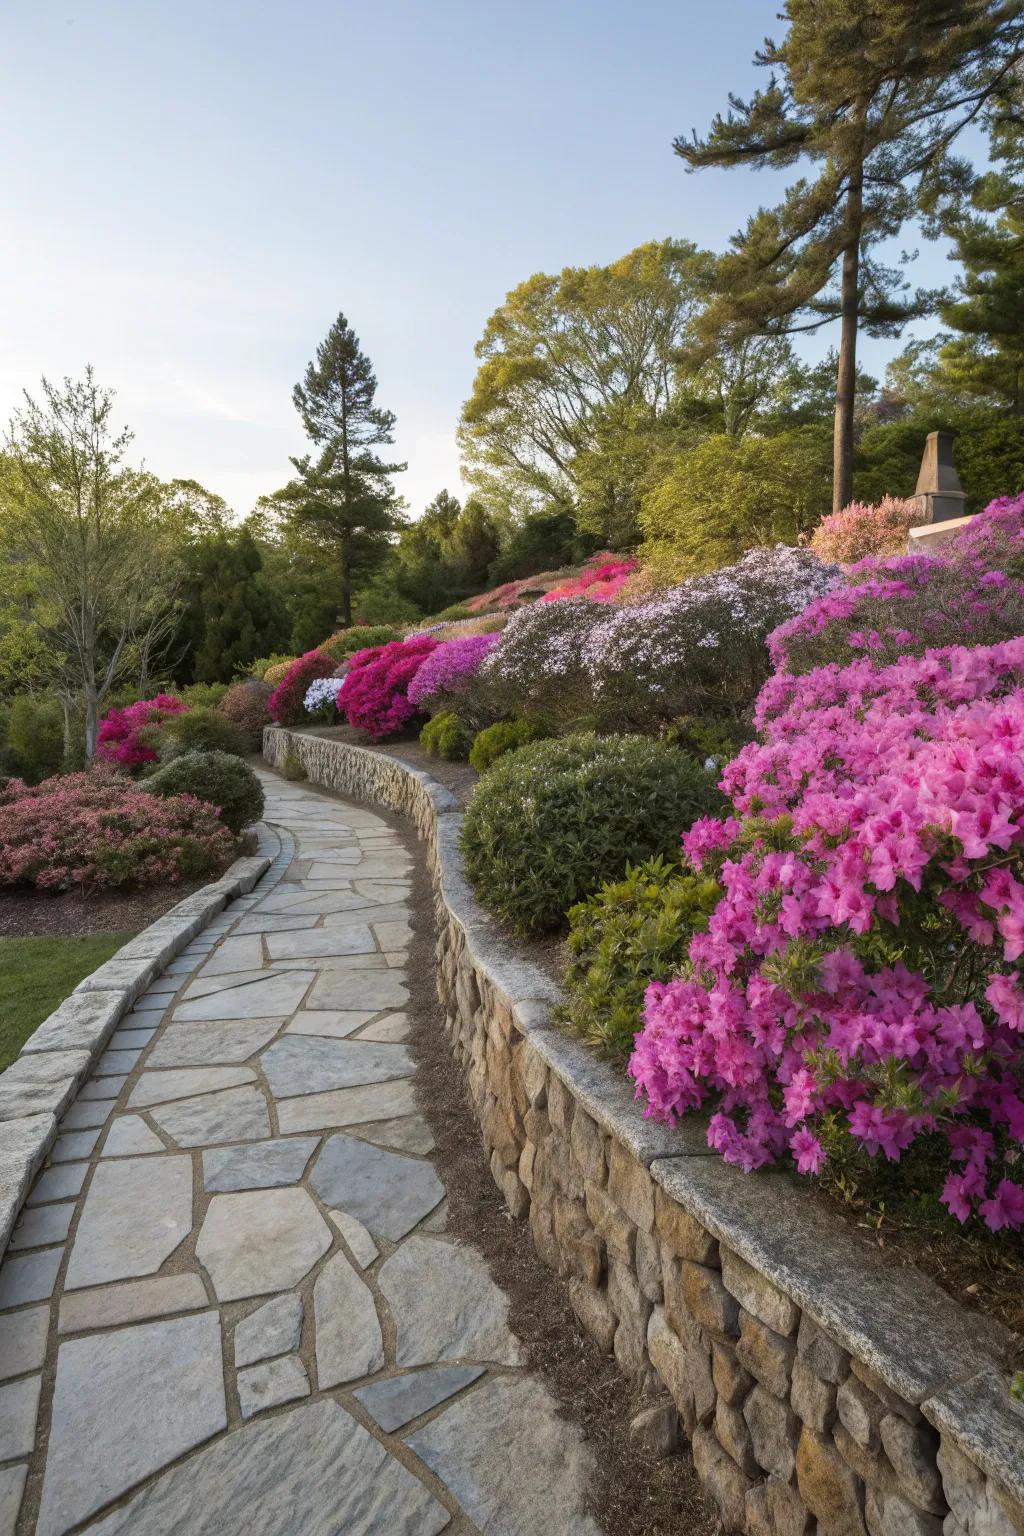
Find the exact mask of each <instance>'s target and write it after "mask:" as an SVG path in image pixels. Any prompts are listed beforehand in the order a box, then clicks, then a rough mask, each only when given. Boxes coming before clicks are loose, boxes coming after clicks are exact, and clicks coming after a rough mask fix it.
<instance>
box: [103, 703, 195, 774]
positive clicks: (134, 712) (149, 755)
mask: <svg viewBox="0 0 1024 1536" xmlns="http://www.w3.org/2000/svg"><path fill="white" fill-rule="evenodd" d="M187 708H188V706H187V705H186V704H185V703H184V702H183V701H182V700H181V699H179V698H176V697H175V696H174V694H173V693H158V694H157V695H156V697H155V698H152V699H138V700H137V701H136V702H135V703H134V704H129V705H127V707H126V708H124V709H111V710H108V712H107V713H106V714H105V715H104V717H103V719H102V720H101V721H100V727H99V733H98V735H97V745H96V756H97V757H98V758H100V759H102V761H104V762H107V763H116V764H117V766H118V767H119V768H141V766H142V765H143V763H155V762H156V758H157V753H156V748H155V747H154V746H153V745H152V744H151V739H152V737H153V736H154V735H155V734H156V731H155V729H154V728H155V727H159V726H160V724H161V723H162V721H164V720H166V719H167V718H168V716H169V715H183V714H185V712H186V710H187ZM147 738H149V739H147Z"/></svg>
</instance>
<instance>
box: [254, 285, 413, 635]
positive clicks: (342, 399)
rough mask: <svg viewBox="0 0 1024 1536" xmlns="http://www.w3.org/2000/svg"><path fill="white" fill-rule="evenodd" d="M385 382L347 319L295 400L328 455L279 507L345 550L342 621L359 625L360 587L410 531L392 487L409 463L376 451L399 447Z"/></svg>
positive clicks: (284, 494) (299, 472) (304, 469)
mask: <svg viewBox="0 0 1024 1536" xmlns="http://www.w3.org/2000/svg"><path fill="white" fill-rule="evenodd" d="M376 395H377V379H376V376H375V375H374V372H373V368H372V366H371V364H370V360H369V358H368V357H367V356H366V354H365V353H364V352H362V351H361V350H360V347H359V338H358V337H357V336H356V334H355V332H354V331H353V330H352V327H351V326H350V325H349V323H348V321H347V320H346V319H345V316H344V315H341V314H340V315H339V316H338V318H337V320H336V321H335V322H334V324H333V325H332V326H331V329H330V330H329V331H328V333H327V336H326V338H325V339H324V341H322V342H321V344H320V346H319V347H317V350H316V358H315V360H314V361H313V362H311V363H310V364H309V365H308V367H307V368H306V372H305V374H304V376H303V379H302V382H301V383H300V384H296V386H295V389H294V391H293V393H292V399H293V400H294V402H295V408H296V410H297V411H298V413H299V415H300V416H301V417H302V424H303V426H304V427H305V429H306V434H307V436H308V437H309V438H310V440H311V441H312V442H313V443H314V444H315V445H316V446H317V447H318V448H319V449H320V453H319V456H318V457H317V458H316V459H314V458H313V457H312V456H311V455H309V454H307V455H306V456H305V457H303V458H296V459H293V460H292V463H293V465H294V466H295V470H296V478H295V479H294V480H292V481H290V482H289V484H288V485H287V486H285V488H284V490H282V491H280V492H278V496H277V500H278V501H279V502H280V503H281V504H282V505H283V506H284V507H285V508H286V509H287V511H288V514H289V516H290V517H291V518H292V519H293V521H294V522H295V523H296V525H297V526H298V527H300V528H301V529H303V530H304V531H306V532H307V533H309V534H310V535H311V536H313V537H314V538H316V539H317V540H318V541H319V542H321V543H322V544H323V545H324V546H325V547H326V546H333V547H334V548H335V549H336V551H337V557H338V562H339V575H340V587H341V592H340V605H339V606H340V620H341V623H342V624H343V625H345V626H348V625H349V624H351V622H352V585H353V580H354V579H355V577H356V576H358V575H365V574H367V573H368V572H369V571H371V570H372V569H373V568H374V566H375V565H377V564H379V563H380V561H381V560H382V559H383V558H384V556H385V554H386V553H387V549H388V545H389V535H390V534H391V533H392V532H393V531H394V530H395V529H397V528H399V527H401V526H402V518H401V516H400V507H401V503H400V501H399V498H398V497H397V495H396V493H395V489H394V486H393V484H392V481H391V477H392V475H395V474H399V473H400V472H401V471H402V470H404V469H405V468H406V466H405V465H404V464H388V463H385V462H384V460H383V459H381V457H380V456H379V454H377V453H375V452H374V451H373V450H374V449H375V448H378V447H381V446H384V445H386V444H390V443H392V442H394V429H395V417H394V414H393V413H392V412H391V411H384V410H381V409H379V408H378V407H377V405H376V404H375V400H376Z"/></svg>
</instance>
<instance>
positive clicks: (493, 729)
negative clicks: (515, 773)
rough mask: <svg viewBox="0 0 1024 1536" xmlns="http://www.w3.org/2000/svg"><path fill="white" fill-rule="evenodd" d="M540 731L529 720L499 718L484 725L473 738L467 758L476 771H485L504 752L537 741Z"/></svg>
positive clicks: (502, 755)
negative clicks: (493, 722)
mask: <svg viewBox="0 0 1024 1536" xmlns="http://www.w3.org/2000/svg"><path fill="white" fill-rule="evenodd" d="M540 734H541V733H540V731H539V730H538V729H537V727H536V726H535V725H531V724H530V722H529V720H499V721H498V722H497V724H496V725H488V726H485V727H484V729H483V730H482V731H478V732H477V734H476V736H475V737H474V738H473V745H472V747H471V748H470V753H469V760H470V762H471V763H472V765H473V767H474V768H475V769H476V771H477V773H486V772H487V770H488V768H489V767H490V766H491V764H492V763H496V762H497V761H498V758H499V757H504V756H505V753H506V752H515V751H516V750H517V749H518V748H519V747H525V746H526V744H527V742H529V741H537V740H538V738H539V737H540Z"/></svg>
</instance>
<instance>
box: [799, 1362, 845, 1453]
mask: <svg viewBox="0 0 1024 1536" xmlns="http://www.w3.org/2000/svg"><path fill="white" fill-rule="evenodd" d="M790 1402H791V1403H792V1405H793V1410H794V1412H795V1413H798V1414H799V1415H800V1417H801V1419H803V1421H804V1423H805V1424H809V1425H810V1426H811V1428H812V1429H813V1430H815V1431H817V1433H818V1434H819V1435H827V1434H828V1432H829V1430H830V1429H831V1428H832V1425H833V1424H834V1423H835V1417H836V1389H835V1387H834V1386H833V1384H832V1382H830V1381H822V1380H821V1378H820V1377H819V1376H816V1375H815V1374H814V1372H813V1371H812V1369H811V1367H810V1366H809V1365H808V1363H807V1361H806V1360H805V1359H804V1357H803V1356H802V1355H800V1354H798V1355H797V1357H796V1359H795V1360H794V1361H793V1381H792V1385H791V1387H790Z"/></svg>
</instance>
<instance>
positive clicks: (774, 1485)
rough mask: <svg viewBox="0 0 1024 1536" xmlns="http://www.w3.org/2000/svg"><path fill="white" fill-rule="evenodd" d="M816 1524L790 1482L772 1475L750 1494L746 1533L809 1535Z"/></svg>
mask: <svg viewBox="0 0 1024 1536" xmlns="http://www.w3.org/2000/svg"><path fill="white" fill-rule="evenodd" d="M813 1525H814V1519H813V1516H812V1515H810V1514H809V1513H808V1511H807V1508H806V1506H805V1505H804V1502H803V1500H802V1499H801V1497H800V1495H799V1493H798V1492H797V1490H796V1488H794V1487H793V1485H792V1484H791V1483H784V1482H783V1481H782V1480H781V1479H780V1478H777V1477H770V1478H768V1480H767V1481H766V1482H763V1483H758V1484H757V1486H756V1487H755V1488H752V1489H751V1491H750V1493H748V1494H747V1526H746V1529H747V1536H810V1532H811V1528H812V1526H813Z"/></svg>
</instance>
